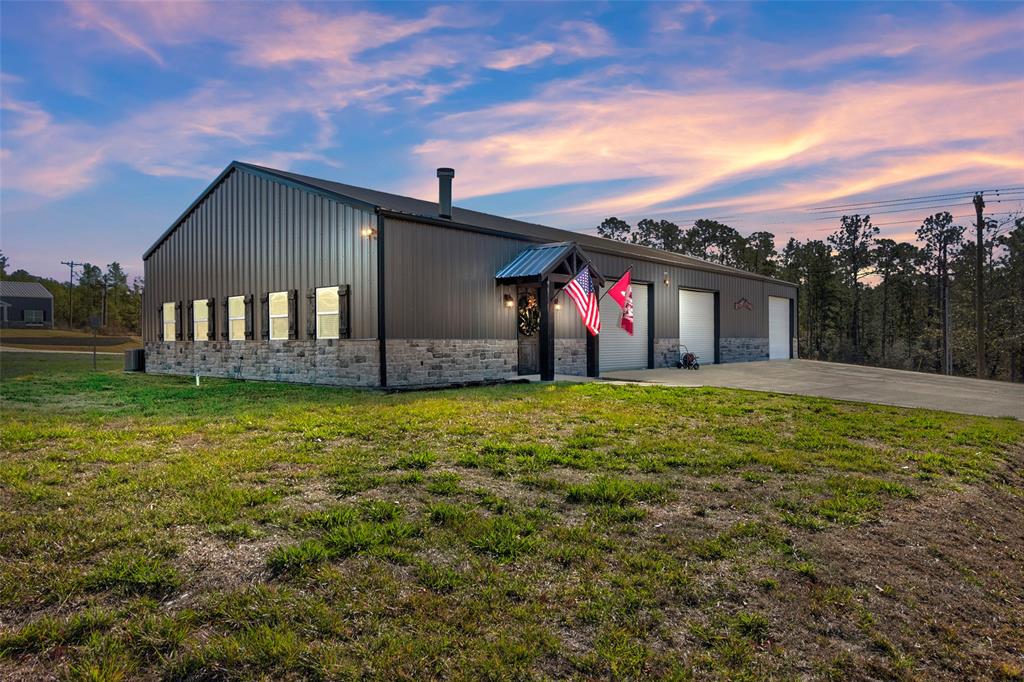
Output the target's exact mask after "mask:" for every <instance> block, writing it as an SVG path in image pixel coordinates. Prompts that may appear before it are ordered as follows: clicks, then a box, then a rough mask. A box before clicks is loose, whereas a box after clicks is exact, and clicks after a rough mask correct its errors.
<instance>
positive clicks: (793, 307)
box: [789, 289, 884, 360]
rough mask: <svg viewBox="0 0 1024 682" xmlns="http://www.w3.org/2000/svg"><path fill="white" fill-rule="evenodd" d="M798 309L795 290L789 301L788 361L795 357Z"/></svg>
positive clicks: (797, 297)
mask: <svg viewBox="0 0 1024 682" xmlns="http://www.w3.org/2000/svg"><path fill="white" fill-rule="evenodd" d="M799 308H800V290H799V289H797V290H796V298H795V299H793V298H791V299H789V359H790V360H792V359H794V357H795V355H794V353H793V337H794V336H796V335H797V329H798V327H797V326H796V313H797V310H798V309H799ZM883 342H884V340H883ZM799 344H800V341H799V339H798V340H797V345H799Z"/></svg>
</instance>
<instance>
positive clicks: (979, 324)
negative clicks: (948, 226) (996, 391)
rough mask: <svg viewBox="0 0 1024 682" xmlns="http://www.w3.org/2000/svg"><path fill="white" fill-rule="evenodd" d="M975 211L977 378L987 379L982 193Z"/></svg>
mask: <svg viewBox="0 0 1024 682" xmlns="http://www.w3.org/2000/svg"><path fill="white" fill-rule="evenodd" d="M974 210H975V212H976V213H977V214H978V244H977V248H976V251H977V252H978V253H977V264H976V266H975V267H976V268H977V270H978V271H977V274H976V276H975V280H976V281H975V285H974V324H975V326H976V328H977V331H976V338H977V346H978V347H977V348H976V349H975V352H976V353H977V361H976V362H977V365H978V368H977V369H978V372H977V376H978V378H979V379H984V378H985V234H984V233H985V215H984V211H985V199H984V197H982V193H981V192H978V193H977V194H975V195H974Z"/></svg>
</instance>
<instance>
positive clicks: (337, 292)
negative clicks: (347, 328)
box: [313, 286, 341, 339]
mask: <svg viewBox="0 0 1024 682" xmlns="http://www.w3.org/2000/svg"><path fill="white" fill-rule="evenodd" d="M331 290H333V291H334V300H335V309H334V312H330V311H327V312H323V311H321V310H320V292H321V291H331ZM314 296H315V298H314V299H313V300H314V301H315V303H316V338H318V339H340V338H341V287H338V286H333V287H317V288H316V291H315V292H314ZM328 316H334V317H336V318H337V319H338V323H337V324H336V325H334V328H335V329H336V330H337V331H336V332H335V334H334V336H325V335H324V334H322V333H321V332H320V318H321V317H328Z"/></svg>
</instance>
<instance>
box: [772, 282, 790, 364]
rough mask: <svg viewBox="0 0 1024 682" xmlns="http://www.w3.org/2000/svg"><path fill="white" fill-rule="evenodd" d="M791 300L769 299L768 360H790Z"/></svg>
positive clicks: (776, 297) (774, 297)
mask: <svg viewBox="0 0 1024 682" xmlns="http://www.w3.org/2000/svg"><path fill="white" fill-rule="evenodd" d="M791 343H792V342H791V341H790V337H789V299H788V298H779V297H778V296H769V297H768V359H769V360H789V348H790V344H791Z"/></svg>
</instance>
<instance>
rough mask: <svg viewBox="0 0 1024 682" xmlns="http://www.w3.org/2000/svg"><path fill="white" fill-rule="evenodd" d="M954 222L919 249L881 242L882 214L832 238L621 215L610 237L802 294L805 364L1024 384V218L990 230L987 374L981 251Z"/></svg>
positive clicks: (942, 224)
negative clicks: (790, 286) (780, 239)
mask: <svg viewBox="0 0 1024 682" xmlns="http://www.w3.org/2000/svg"><path fill="white" fill-rule="evenodd" d="M965 232H966V230H965V228H964V227H963V226H962V225H957V224H955V223H954V220H953V217H952V215H951V214H950V213H948V212H945V211H944V212H940V213H936V214H934V215H931V216H929V217H927V218H926V219H925V220H924V221H923V222H922V224H921V226H920V227H919V228H918V229H917V231H916V237H917V242H916V243H911V242H906V241H901V242H897V241H895V240H893V239H885V238H880V237H879V229H878V227H877V226H875V225H874V224H873V223H872V222H871V216H870V215H860V214H854V215H844V216H842V218H840V220H839V226H838V228H837V229H836V230H835V232H833V233H832V234H830V235H829V236H828V237H826V238H825V239H824V240H819V239H808V240H806V241H800V240H798V239H795V238H790V240H789V241H788V242H787V243H786V244H785V246H784V247H783V248H782V250H781V251H779V250H777V249H776V247H775V235H774V234H772V233H771V232H766V231H759V232H754V233H752V234H751V235H749V236H746V237H744V236H743V235H741V234H740V233H739V232H738V231H737V230H736V229H734V228H732V227H730V226H728V225H725V224H723V223H720V222H718V221H716V220H710V219H700V220H697V221H695V222H694V224H693V226H692V227H689V228H686V229H683V228H680V227H679V226H678V225H676V224H675V223H672V222H670V221H667V220H653V219H648V218H645V219H643V220H640V221H639V222H637V224H636V225H635V226H633V225H630V224H629V223H627V222H626V221H624V220H621V219H619V218H616V217H610V218H606V219H605V220H604V221H603V222H602V223H601V224H600V225H598V227H597V233H598V234H599V235H601V236H602V237H608V238H611V239H617V240H619V241H624V242H629V243H632V244H639V245H642V246H650V247H654V248H658V249H664V250H666V251H673V252H676V253H682V254H686V255H690V256H696V257H697V258H702V259H704V260H707V261H710V262H713V263H720V264H722V265H729V266H732V267H736V268H740V269H743V270H746V271H748V272H754V273H757V274H760V275H766V276H768V277H776V278H779V279H783V280H786V281H789V282H793V283H795V284H798V285H799V286H800V295H799V314H798V327H799V329H798V336H799V350H800V357H803V358H811V359H817V360H831V361H838V362H852V363H860V364H870V365H877V366H882V367H892V368H896V369H911V370H917V371H925V372H946V373H949V374H958V375H963V376H984V377H987V378H992V379H1003V380H1008V381H1017V382H1021V381H1024V217H1022V216H1016V217H1013V218H1010V219H1008V220H1005V221H1003V222H1002V223H997V222H996V221H995V220H992V219H986V220H985V222H984V226H983V243H982V256H983V258H982V263H983V275H984V276H983V286H982V311H983V316H982V319H983V325H984V326H983V337H984V350H985V352H984V358H985V361H984V366H983V367H982V368H981V372H980V373H979V372H978V367H977V365H978V362H977V356H976V348H977V345H978V336H977V330H976V327H975V321H976V319H977V317H976V299H975V296H976V293H977V290H978V289H977V281H978V278H977V270H978V266H977V262H978V260H977V255H978V254H977V246H976V242H975V241H973V240H971V239H968V238H966V235H965Z"/></svg>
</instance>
